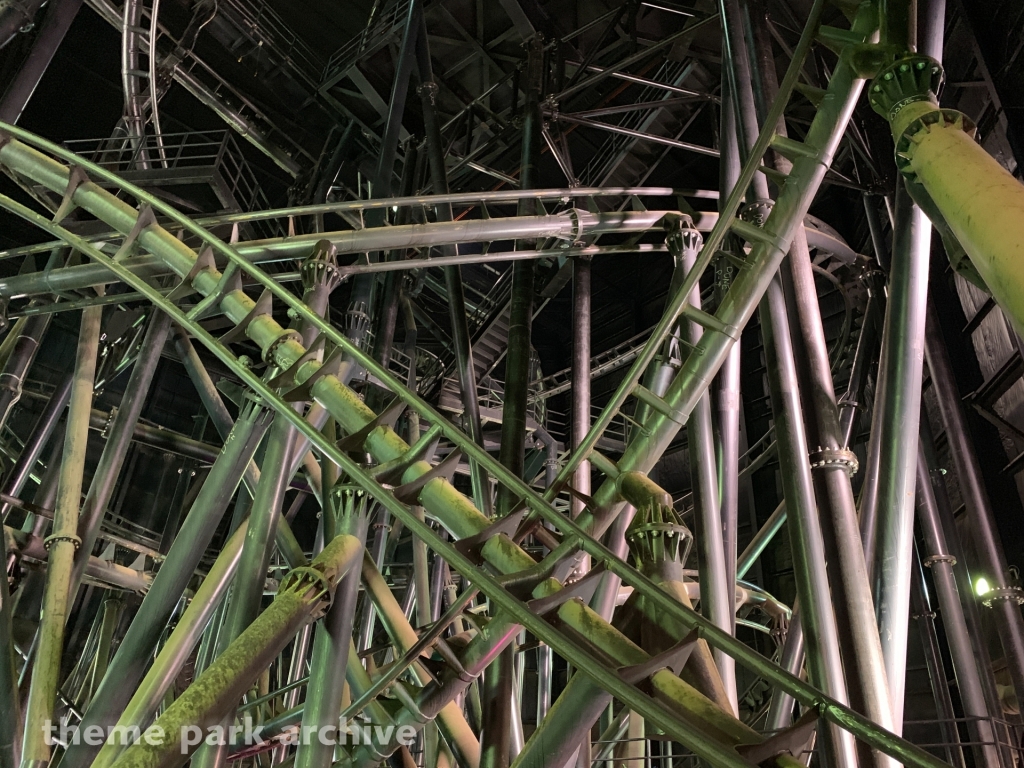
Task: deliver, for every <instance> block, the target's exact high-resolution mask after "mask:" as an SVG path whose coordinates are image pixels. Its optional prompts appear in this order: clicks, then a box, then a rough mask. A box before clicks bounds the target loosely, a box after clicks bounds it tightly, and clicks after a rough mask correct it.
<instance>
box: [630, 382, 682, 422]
mask: <svg viewBox="0 0 1024 768" xmlns="http://www.w3.org/2000/svg"><path fill="white" fill-rule="evenodd" d="M633 394H634V395H635V396H636V398H637V399H638V400H640V401H641V402H642V403H646V404H647V405H649V406H651V408H653V409H654V410H656V411H657V412H658V413H660V414H661V415H662V416H668V417H669V418H670V419H672V420H673V421H675V420H676V416H677V414H676V412H675V410H674V409H673V408H672V406H670V405H669V404H668V403H666V402H665V401H664V400H663V399H662V398H660V397H658V396H657V395H656V394H654V393H653V392H651V390H649V389H648V388H647V387H645V386H643V385H642V384H638V385H637V388H636V389H634V390H633Z"/></svg>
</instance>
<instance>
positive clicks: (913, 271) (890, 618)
mask: <svg viewBox="0 0 1024 768" xmlns="http://www.w3.org/2000/svg"><path fill="white" fill-rule="evenodd" d="M894 234H895V240H894V242H893V254H892V269H891V271H890V279H889V300H888V302H887V306H886V323H885V330H884V332H883V339H882V350H883V357H882V360H881V363H880V367H881V370H880V372H879V385H878V388H877V394H876V397H875V407H874V413H873V414H872V416H873V418H872V425H871V426H872V430H871V441H872V442H875V443H876V445H878V446H879V450H878V456H879V462H880V463H879V466H878V477H877V483H878V491H877V495H876V497H875V498H876V503H875V506H874V507H873V508H872V507H869V508H864V509H862V510H861V520H862V524H863V523H864V521H866V520H871V519H872V518H876V519H877V523H876V525H875V526H874V527H875V531H876V532H875V538H874V541H865V557H866V558H867V560H868V562H874V566H875V567H874V573H875V584H876V589H875V595H876V602H877V611H878V621H879V634H880V636H881V638H882V652H883V656H884V658H885V670H886V676H887V678H888V680H889V689H890V695H891V697H892V705H893V707H892V708H893V717H894V728H895V732H896V733H901V732H902V730H903V728H902V722H903V697H904V689H905V686H906V656H907V628H908V621H909V616H910V592H911V590H910V576H911V571H912V568H913V541H914V487H915V484H916V481H917V436H918V432H919V423H920V415H921V373H922V369H923V367H924V350H923V346H924V319H925V307H926V304H927V299H928V263H929V260H930V257H929V251H930V244H931V224H930V223H929V221H928V219H927V217H925V215H924V214H923V213H922V212H921V210H920V209H919V208H918V207H917V206H915V205H914V204H913V201H912V200H911V199H910V196H909V195H908V194H907V192H906V189H905V188H903V186H902V185H900V186H899V188H898V189H897V191H896V227H895V232H894ZM869 530H870V526H869ZM872 555H873V557H872Z"/></svg>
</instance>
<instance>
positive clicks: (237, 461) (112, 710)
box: [63, 408, 269, 765]
mask: <svg viewBox="0 0 1024 768" xmlns="http://www.w3.org/2000/svg"><path fill="white" fill-rule="evenodd" d="M268 426H269V419H268V418H267V414H266V413H265V412H264V411H263V410H262V409H260V408H250V409H248V410H245V411H243V412H242V415H240V416H239V418H238V421H237V422H235V428H234V429H233V430H232V431H231V433H230V434H229V435H228V438H227V440H225V441H224V447H223V448H222V449H221V453H220V455H219V456H218V457H217V460H216V461H215V462H214V464H213V467H212V468H211V469H210V474H209V475H208V476H207V478H206V482H204V483H203V487H202V488H201V489H200V491H199V495H198V496H197V497H196V500H195V501H194V502H193V504H192V508H191V509H190V510H189V512H188V515H186V517H185V521H184V523H182V525H181V528H180V529H179V531H178V535H177V536H175V537H174V541H173V542H172V543H171V548H170V550H169V551H168V552H167V557H166V558H165V560H164V562H163V564H162V566H161V568H160V571H159V572H158V573H157V575H156V578H155V580H154V581H153V586H152V588H151V589H150V590H149V592H148V593H147V594H146V597H145V599H144V600H143V601H142V605H141V606H139V610H138V612H137V613H136V614H135V618H134V619H133V620H132V623H131V625H130V626H129V628H128V631H127V632H126V633H125V636H124V638H123V639H122V640H121V644H120V645H119V646H118V649H117V652H116V653H115V654H114V658H113V660H112V661H111V663H110V666H109V668H108V670H107V674H106V675H105V676H104V678H103V681H102V683H101V684H100V688H99V690H98V691H97V692H96V696H95V697H94V699H93V702H92V704H91V705H90V706H89V708H88V709H87V710H86V712H85V715H84V717H83V719H82V723H81V725H82V727H83V728H87V727H90V726H94V725H95V726H100V727H106V726H108V725H111V724H113V723H114V722H115V721H116V720H117V718H118V716H119V715H120V714H121V710H122V709H123V708H124V706H125V704H126V703H127V702H128V700H129V698H130V697H131V695H132V689H133V687H134V686H135V685H136V684H137V683H138V681H139V680H140V679H141V678H142V675H143V674H144V673H145V670H146V665H147V663H148V660H149V659H150V657H151V656H152V653H153V650H154V648H155V647H156V644H157V642H158V641H159V639H160V635H161V633H162V632H163V628H164V627H165V626H166V625H167V620H168V619H169V618H170V616H171V613H172V611H173V610H174V607H175V606H176V605H177V603H178V600H179V599H180V597H181V595H182V593H183V592H184V591H185V587H186V586H188V582H189V580H190V579H191V578H192V575H193V573H194V572H195V569H196V566H198V564H199V561H200V558H202V556H203V553H204V552H205V551H206V548H207V546H208V545H209V543H210V540H211V539H212V538H213V535H214V533H216V531H217V528H218V526H219V525H220V522H221V519H222V518H223V515H224V510H225V509H226V508H227V506H228V503H229V502H230V501H231V497H232V496H234V494H235V489H236V488H237V487H238V484H239V482H240V481H241V478H242V474H243V472H244V471H245V468H246V466H248V464H249V462H250V460H251V459H252V455H253V453H254V452H255V451H256V446H257V445H259V443H260V440H261V439H262V437H263V435H264V433H265V432H266V430H267V427H268ZM97 751H98V747H94V746H91V745H89V744H87V743H85V742H84V741H81V742H79V743H78V744H72V745H70V746H69V748H68V750H67V752H65V753H64V758H63V760H67V761H68V762H67V765H79V764H87V763H88V762H89V760H90V759H91V758H92V757H93V756H94V755H95V754H96V752H97Z"/></svg>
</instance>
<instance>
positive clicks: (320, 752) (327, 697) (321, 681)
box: [295, 488, 366, 768]
mask: <svg viewBox="0 0 1024 768" xmlns="http://www.w3.org/2000/svg"><path fill="white" fill-rule="evenodd" d="M324 498H325V501H326V504H325V509H324V520H325V521H327V516H329V515H331V516H334V517H335V521H333V522H332V524H331V525H325V527H324V537H325V540H327V536H328V534H329V533H330V534H332V536H331V538H332V539H333V537H334V536H341V535H344V536H352V537H355V538H356V539H357V540H359V541H360V542H365V541H366V501H365V499H364V497H363V492H362V491H353V490H351V489H342V488H337V489H335V490H332V491H328V490H327V489H324ZM358 598H359V570H358V569H353V570H352V571H351V572H350V573H348V574H346V575H345V577H344V578H343V579H342V580H341V583H340V584H339V585H338V589H337V590H336V591H335V594H334V600H333V601H332V603H331V607H330V609H329V610H328V612H327V615H326V616H325V617H324V620H323V622H322V623H318V624H317V627H316V629H315V630H314V631H315V633H316V634H315V638H314V640H313V659H312V661H311V662H310V666H309V685H308V686H307V688H306V703H305V706H304V708H303V712H302V727H303V728H310V727H314V726H315V727H316V728H317V731H318V732H319V731H320V729H321V728H324V727H330V726H335V725H337V723H338V716H339V715H340V714H341V698H342V693H343V692H344V689H345V669H346V663H347V661H348V651H349V647H350V646H351V644H352V624H353V620H354V618H355V610H356V601H357V600H358ZM333 758H334V746H333V745H331V744H329V743H324V741H323V740H320V739H306V740H300V742H299V746H298V749H297V751H296V753H295V766H296V768H328V766H330V765H331V762H332V761H333Z"/></svg>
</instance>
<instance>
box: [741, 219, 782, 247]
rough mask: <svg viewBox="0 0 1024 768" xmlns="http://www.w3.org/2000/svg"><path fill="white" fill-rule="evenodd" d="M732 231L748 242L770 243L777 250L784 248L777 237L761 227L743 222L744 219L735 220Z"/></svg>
mask: <svg viewBox="0 0 1024 768" xmlns="http://www.w3.org/2000/svg"><path fill="white" fill-rule="evenodd" d="M730 229H732V231H733V232H735V233H736V234H737V235H739V236H740V237H742V238H743V239H744V240H746V241H747V242H750V243H768V244H769V245H774V246H775V247H776V248H780V247H782V246H781V244H780V243H779V239H778V238H777V237H776V236H775V235H773V234H771V233H770V232H767V231H765V230H764V229H762V228H761V227H758V226H755V225H754V224H751V223H750V222H748V221H743V219H735V220H734V221H733V222H732V224H731V225H730Z"/></svg>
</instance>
